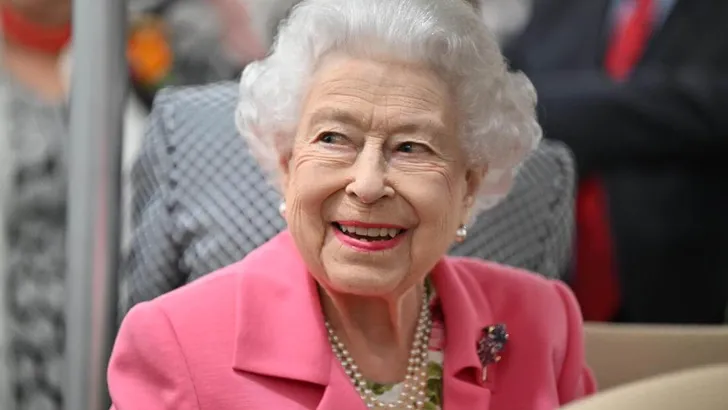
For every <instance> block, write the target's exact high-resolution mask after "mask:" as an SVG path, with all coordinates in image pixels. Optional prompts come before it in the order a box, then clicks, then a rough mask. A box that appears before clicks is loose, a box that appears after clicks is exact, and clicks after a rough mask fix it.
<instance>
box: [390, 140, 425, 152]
mask: <svg viewBox="0 0 728 410" xmlns="http://www.w3.org/2000/svg"><path fill="white" fill-rule="evenodd" d="M429 151H430V148H429V147H427V146H426V145H424V144H419V143H417V142H403V143H402V144H399V145H397V152H403V153H405V154H415V153H420V152H429Z"/></svg>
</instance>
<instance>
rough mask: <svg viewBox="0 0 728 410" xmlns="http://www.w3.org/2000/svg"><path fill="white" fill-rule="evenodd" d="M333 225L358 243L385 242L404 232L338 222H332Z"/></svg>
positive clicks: (385, 227) (392, 228)
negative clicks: (358, 241)
mask: <svg viewBox="0 0 728 410" xmlns="http://www.w3.org/2000/svg"><path fill="white" fill-rule="evenodd" d="M333 225H334V227H335V228H336V229H338V230H339V231H340V232H341V233H343V234H344V235H346V236H349V237H352V238H354V239H357V240H360V241H386V240H390V239H393V238H395V237H396V236H397V235H399V234H401V233H403V232H404V231H405V229H401V228H394V227H388V226H371V227H366V226H355V225H345V224H341V223H339V222H334V223H333Z"/></svg>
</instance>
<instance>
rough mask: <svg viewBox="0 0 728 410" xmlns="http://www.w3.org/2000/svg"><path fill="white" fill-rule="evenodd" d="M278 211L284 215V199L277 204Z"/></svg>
mask: <svg viewBox="0 0 728 410" xmlns="http://www.w3.org/2000/svg"><path fill="white" fill-rule="evenodd" d="M278 212H279V213H280V214H281V216H286V201H282V202H281V204H280V205H278Z"/></svg>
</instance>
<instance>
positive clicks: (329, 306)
mask: <svg viewBox="0 0 728 410" xmlns="http://www.w3.org/2000/svg"><path fill="white" fill-rule="evenodd" d="M424 291H425V290H424V285H422V284H420V285H418V286H414V287H412V288H411V289H409V290H408V291H406V292H404V293H403V294H402V295H401V296H398V297H393V298H391V299H385V298H370V297H359V296H352V295H341V294H337V293H334V292H327V291H325V290H324V291H322V292H321V299H322V307H323V310H324V314H325V316H326V319H327V320H328V321H329V323H330V325H331V326H332V327H333V329H334V330H335V331H336V334H337V336H338V337H339V339H340V340H341V341H342V342H343V343H344V345H346V348H347V350H348V351H349V354H350V355H351V357H352V358H353V359H354V361H355V362H356V364H357V366H358V367H359V370H360V372H361V373H362V375H363V376H364V377H365V378H366V379H368V380H371V381H374V382H378V383H397V382H400V381H402V380H403V379H404V377H405V375H406V374H407V364H408V360H409V357H410V352H411V348H412V343H413V339H414V335H415V330H416V327H417V320H418V317H419V313H420V308H421V303H422V294H423V292H424Z"/></svg>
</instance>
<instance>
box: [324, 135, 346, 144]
mask: <svg viewBox="0 0 728 410" xmlns="http://www.w3.org/2000/svg"><path fill="white" fill-rule="evenodd" d="M343 139H344V136H343V135H341V134H337V133H335V132H324V133H322V134H320V135H319V137H318V140H319V142H323V143H324V144H336V143H340V142H341V141H342V140H343Z"/></svg>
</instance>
